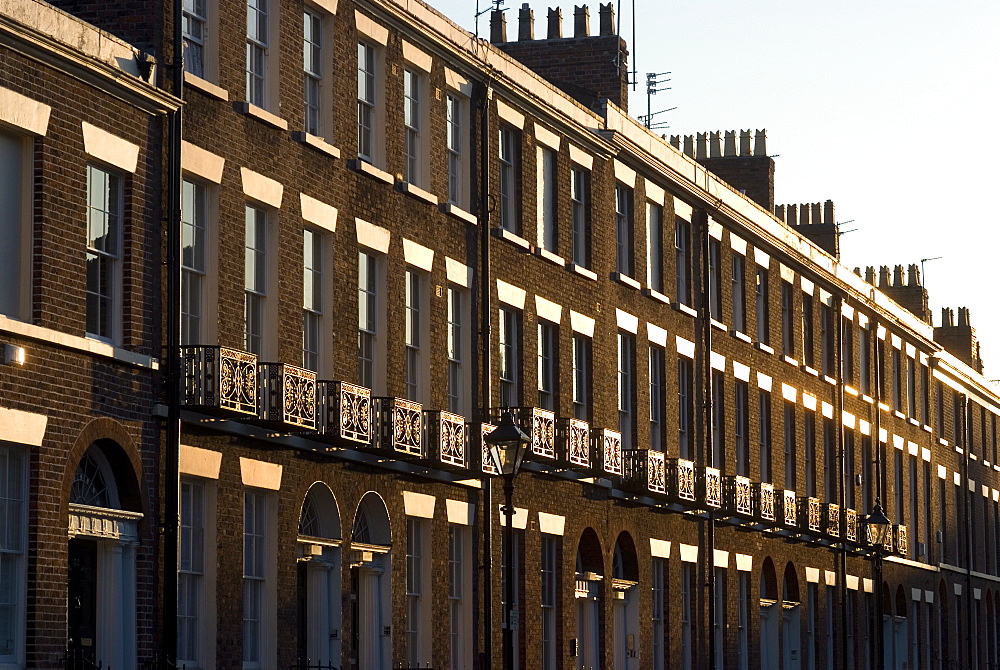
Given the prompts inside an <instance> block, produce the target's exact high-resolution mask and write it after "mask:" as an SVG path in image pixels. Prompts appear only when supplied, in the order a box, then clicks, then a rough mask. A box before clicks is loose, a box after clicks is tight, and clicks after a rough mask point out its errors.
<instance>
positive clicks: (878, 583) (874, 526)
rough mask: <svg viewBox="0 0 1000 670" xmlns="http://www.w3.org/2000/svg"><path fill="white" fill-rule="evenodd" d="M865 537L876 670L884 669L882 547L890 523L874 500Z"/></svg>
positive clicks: (879, 504)
mask: <svg viewBox="0 0 1000 670" xmlns="http://www.w3.org/2000/svg"><path fill="white" fill-rule="evenodd" d="M864 522H865V529H866V533H865V535H867V536H868V539H869V541H870V542H871V545H872V581H874V582H875V583H874V588H873V589H872V590H873V591H874V594H873V595H874V596H875V636H874V637H875V663H874V667H875V668H876V669H877V670H884V668H885V627H884V626H883V624H882V546H883V545H884V543H885V540H886V537H887V536H888V534H889V533H890V532H892V522H891V521H889V517H887V516H886V515H885V512H884V511H882V503H881V502H879V500H878V499H876V500H875V507H874V508H873V509H872V511H871V513H870V514H868V515H867V516H866V517H865V519H864Z"/></svg>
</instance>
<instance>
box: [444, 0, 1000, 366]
mask: <svg viewBox="0 0 1000 670" xmlns="http://www.w3.org/2000/svg"><path fill="white" fill-rule="evenodd" d="M480 2H481V3H482V7H484V8H485V7H486V6H487V3H486V2H485V1H484V0H480ZM431 4H432V5H433V6H434V7H435V8H437V9H438V10H439V11H441V12H443V13H444V14H445V15H447V16H448V17H449V18H451V19H452V20H453V21H455V22H456V23H458V24H459V25H461V26H463V27H465V28H467V29H469V30H472V29H473V27H474V22H473V18H472V17H473V14H474V13H475V6H476V5H475V0H435V1H432V2H431ZM520 4H521V3H520V2H516V1H515V0H508V2H507V5H506V7H507V13H508V18H507V21H508V26H509V28H508V29H510V27H511V26H513V27H514V30H515V31H516V25H517V9H518V7H520ZM589 4H590V13H591V24H592V30H596V27H597V5H598V3H596V2H594V3H589ZM531 5H532V7H533V9H534V10H535V21H536V34H544V25H545V16H546V10H547V8H548V7H549V6H553V7H554V6H557V5H556V3H551V4H550V3H547V2H532V3H531ZM559 6H561V7H562V9H563V16H564V17H565V18H564V21H565V22H566V25H565V27H564V32H565V33H566V34H569V32H570V31H571V29H572V27H571V26H572V24H571V21H572V15H573V4H572V3H563V4H561V5H559ZM616 7H617V3H616ZM631 8H632V4H631V2H628V1H625V2H622V17H621V18H622V33H623V36H624V37H625V38H626V39H627V40H628V42H629V43H630V47H631V46H633V45H632V44H631V43H632V23H631V13H632V12H631ZM635 8H636V13H637V15H638V16H639V22H638V24H639V27H638V33H637V39H636V44H635V45H634V47H635V48H634V53H635V57H636V66H637V69H638V71H639V80H640V82H642V84H641V85H640V88H639V90H637V91H636V92H635V93H633V94H632V103H631V104H630V111H631V113H632V114H633V115H641V114H645V113H646V95H645V89H644V88H643V86H644V82H645V73H647V72H663V71H670V72H672V74H671V78H672V81H671V82H670V84H669V86H671V87H672V89H671V90H670V91H666V92H664V93H659V94H657V95H656V96H654V98H653V109H654V111H655V110H657V109H666V108H669V107H675V106H676V107H677V109H676V110H675V111H672V112H669V113H667V114H661V115H660V116H659V118H663V119H666V120H667V121H669V124H670V125H669V127H668V128H666V129H663V130H661V131H660V132H662V133H667V134H692V133H696V132H699V131H712V130H734V129H746V128H753V129H757V128H766V129H767V132H768V150H769V153H771V154H772V155H774V154H778V156H777V158H775V162H776V164H777V168H776V173H775V187H776V201H777V202H778V203H779V204H781V203H807V202H821V201H824V200H826V199H828V198H829V199H832V200H833V201H834V203H835V205H836V207H837V219H838V220H840V221H848V220H853V221H854V222H853V223H851V224H848V225H847V226H845V229H850V228H857V229H858V230H857V231H856V232H852V233H848V234H846V235H844V236H843V237H842V238H841V252H842V260H843V262H844V263H845V264H846V265H848V266H850V267H855V266H865V265H876V266H877V265H889V266H892V265H895V264H903V265H907V264H910V263H919V261H920V259H921V258H930V257H933V256H943V257H944V258H942V259H941V260H935V261H929V262H928V263H927V264H926V275H927V276H926V277H925V286H926V287H927V288H928V290H929V291H930V299H931V305H932V307H933V309H934V322H935V325H937V324H938V323H939V319H940V308H941V307H942V306H949V307H954V308H956V311H957V308H958V307H959V306H964V307H969V308H970V310H971V312H972V324H973V326H974V327H975V328H976V330H977V334H978V335H979V339H980V342H981V343H982V345H983V351H982V354H983V358H984V360H985V362H986V375H987V377H988V378H997V377H1000V309H998V308H997V307H998V306H997V303H998V300H997V298H996V294H997V292H998V289H1000V281H997V279H996V276H997V273H998V268H1000V255H998V252H1000V231H998V230H997V228H998V224H1000V216H998V215H997V213H996V210H997V196H998V195H1000V185H998V179H997V178H998V176H1000V175H998V172H1000V114H998V109H1000V76H998V70H1000V2H997V1H996V0H992V1H979V0H949V1H947V2H942V1H940V0H937V1H933V2H932V1H929V0H908V1H905V2H904V1H903V0H826V1H824V2H819V1H815V0H756V1H751V0H697V1H696V0H677V1H670V2H666V1H653V0H635ZM480 34H481V35H484V36H485V35H488V34H489V29H488V15H484V16H483V17H482V18H481V19H480Z"/></svg>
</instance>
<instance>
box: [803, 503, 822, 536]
mask: <svg viewBox="0 0 1000 670" xmlns="http://www.w3.org/2000/svg"><path fill="white" fill-rule="evenodd" d="M799 502H800V504H801V509H800V510H799V515H800V517H801V519H802V520H803V521H804V522H805V527H806V529H808V530H809V531H810V532H813V533H818V532H819V531H820V528H822V519H821V516H822V515H821V514H820V509H821V507H820V504H819V498H800V499H799Z"/></svg>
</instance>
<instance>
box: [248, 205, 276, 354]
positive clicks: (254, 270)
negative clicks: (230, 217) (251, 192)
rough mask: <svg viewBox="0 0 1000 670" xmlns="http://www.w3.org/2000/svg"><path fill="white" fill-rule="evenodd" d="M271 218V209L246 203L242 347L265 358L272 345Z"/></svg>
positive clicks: (272, 226)
mask: <svg viewBox="0 0 1000 670" xmlns="http://www.w3.org/2000/svg"><path fill="white" fill-rule="evenodd" d="M251 217H253V220H252V221H251ZM272 218H273V215H272V211H270V210H268V209H267V208H265V207H263V206H262V205H260V204H257V203H252V202H247V203H246V226H245V237H244V264H243V271H244V281H243V289H244V309H243V326H244V327H243V348H244V349H245V350H246V351H249V352H251V353H255V354H257V355H258V356H259V357H266V356H267V355H268V354H269V353H270V347H271V345H272V343H271V340H272V338H271V337H269V328H268V327H267V325H266V324H270V323H271V322H272V320H271V319H270V318H269V317H270V303H271V301H270V300H269V299H268V298H269V294H270V292H271V265H272V264H273V258H272V257H273V256H274V255H275V254H273V253H271V247H272V246H273V245H272V244H271V231H272V230H273V228H274V222H273V221H272ZM251 226H253V229H251ZM251 263H252V265H251ZM261 275H263V277H261Z"/></svg>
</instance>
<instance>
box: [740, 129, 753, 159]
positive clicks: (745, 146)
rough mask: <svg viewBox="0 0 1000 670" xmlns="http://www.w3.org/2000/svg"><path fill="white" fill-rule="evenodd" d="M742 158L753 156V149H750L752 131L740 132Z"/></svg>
mask: <svg viewBox="0 0 1000 670" xmlns="http://www.w3.org/2000/svg"><path fill="white" fill-rule="evenodd" d="M740 156H753V149H752V148H751V147H750V131H749V130H741V131H740Z"/></svg>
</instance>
